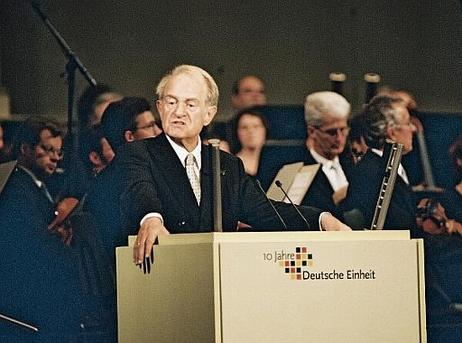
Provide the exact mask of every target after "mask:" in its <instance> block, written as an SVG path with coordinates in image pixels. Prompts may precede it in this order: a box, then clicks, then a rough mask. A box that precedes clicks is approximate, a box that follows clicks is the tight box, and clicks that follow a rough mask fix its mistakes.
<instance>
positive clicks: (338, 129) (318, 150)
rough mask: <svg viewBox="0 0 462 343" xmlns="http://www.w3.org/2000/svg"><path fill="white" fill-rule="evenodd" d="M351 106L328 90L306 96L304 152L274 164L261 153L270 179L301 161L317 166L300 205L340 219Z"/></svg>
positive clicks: (346, 167) (348, 163) (345, 180)
mask: <svg viewBox="0 0 462 343" xmlns="http://www.w3.org/2000/svg"><path fill="white" fill-rule="evenodd" d="M350 112H351V106H350V104H349V103H348V101H347V100H346V99H345V98H344V97H343V96H342V95H340V94H338V93H335V92H330V91H324V92H315V93H312V94H309V95H308V96H307V98H306V101H305V121H306V125H307V130H308V132H307V133H308V137H307V139H306V143H305V145H306V149H304V151H300V153H297V154H296V155H298V156H296V157H293V158H290V159H289V158H286V159H285V160H284V161H281V160H279V161H274V160H273V159H274V158H273V157H272V156H269V154H265V153H263V154H262V156H263V157H262V158H263V159H265V161H262V164H263V163H265V165H266V166H269V167H267V168H268V169H271V171H270V172H268V174H269V175H271V174H272V175H273V177H272V178H274V177H275V176H276V174H277V172H278V171H279V170H280V169H281V168H282V167H283V166H284V165H285V164H289V163H294V162H300V161H302V162H303V163H304V165H313V166H314V165H319V168H318V169H317V171H316V175H315V177H314V179H313V181H312V182H311V184H310V185H309V188H308V190H307V192H306V193H305V195H301V199H298V201H300V204H301V205H305V206H316V207H318V208H320V209H322V210H325V211H329V212H331V213H332V214H333V215H334V216H336V217H337V218H338V219H340V220H343V213H344V212H345V211H346V209H345V207H344V204H343V200H344V198H345V196H346V193H347V189H348V180H349V172H350V169H351V164H352V162H350V159H349V157H348V156H346V154H345V152H344V151H345V145H346V141H347V137H348V133H349V131H350V128H349V126H348V119H349V116H350Z"/></svg>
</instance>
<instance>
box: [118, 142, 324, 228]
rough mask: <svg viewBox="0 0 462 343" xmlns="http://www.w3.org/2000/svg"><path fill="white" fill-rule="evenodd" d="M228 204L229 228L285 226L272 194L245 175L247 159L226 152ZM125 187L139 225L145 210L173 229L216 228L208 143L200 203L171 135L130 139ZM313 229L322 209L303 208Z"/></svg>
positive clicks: (295, 220) (129, 215) (131, 216)
mask: <svg viewBox="0 0 462 343" xmlns="http://www.w3.org/2000/svg"><path fill="white" fill-rule="evenodd" d="M220 158H221V175H222V177H221V179H222V180H221V181H222V197H223V201H222V208H223V212H222V213H223V228H224V231H235V230H236V226H237V222H238V221H242V222H245V223H248V224H250V225H251V226H252V227H253V228H254V229H256V230H281V229H283V226H282V224H281V222H280V221H279V219H278V218H277V216H276V215H275V213H274V211H273V209H272V208H271V206H270V204H269V202H268V199H267V198H266V196H265V195H264V194H263V193H262V192H261V191H259V189H258V188H257V187H256V185H255V183H254V181H253V180H252V179H251V178H250V177H249V176H248V175H246V174H245V172H244V168H243V165H242V162H241V161H240V160H239V159H237V158H236V157H234V156H232V155H230V154H228V153H225V152H221V153H220ZM119 163H120V167H121V170H122V172H123V174H124V180H125V182H126V184H125V187H124V188H125V190H124V192H123V194H122V197H121V210H122V217H123V218H124V220H123V222H124V224H125V225H129V226H130V227H136V228H138V227H139V222H140V220H141V219H142V218H143V216H144V215H146V214H147V213H151V212H158V213H160V214H162V216H163V218H164V222H165V227H166V228H167V229H168V230H169V231H170V232H172V233H187V232H207V231H212V230H213V199H212V166H211V148H210V147H208V146H203V147H202V168H201V176H200V177H201V193H202V195H201V204H200V206H198V204H197V202H196V199H195V197H194V194H193V191H192V188H191V186H190V183H189V180H188V178H187V176H186V172H185V169H184V167H183V165H182V163H181V162H180V160H179V159H178V157H177V155H176V154H175V152H174V150H173V149H172V147H171V145H170V144H169V142H168V141H167V138H166V137H165V135H160V136H158V137H156V138H152V139H147V140H143V141H138V142H134V143H130V144H127V145H126V147H125V150H124V151H122V152H121V158H120V159H119ZM277 207H278V208H279V209H280V211H281V212H282V216H283V218H284V219H285V221H286V222H287V223H288V226H290V227H291V228H292V229H302V230H303V229H306V225H305V224H304V222H303V221H302V220H301V219H300V218H299V217H298V216H297V214H296V212H295V210H294V209H293V208H292V206H290V205H288V204H282V203H278V204H277ZM302 211H303V213H304V215H305V216H306V217H307V219H308V222H309V224H310V227H311V229H314V230H316V229H318V228H319V225H318V218H319V214H320V213H321V211H320V210H318V209H314V208H307V207H305V208H302Z"/></svg>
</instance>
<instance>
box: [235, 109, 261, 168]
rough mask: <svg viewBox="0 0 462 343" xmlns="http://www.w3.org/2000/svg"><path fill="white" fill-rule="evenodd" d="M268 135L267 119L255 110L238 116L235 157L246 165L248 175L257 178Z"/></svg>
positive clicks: (243, 111)
mask: <svg viewBox="0 0 462 343" xmlns="http://www.w3.org/2000/svg"><path fill="white" fill-rule="evenodd" d="M267 133H268V123H267V121H266V118H265V117H264V116H263V115H262V114H261V113H260V112H258V111H255V110H242V111H240V112H239V113H238V114H237V116H236V125H235V134H234V136H235V143H236V149H235V155H236V156H237V157H239V158H240V159H241V160H242V162H243V163H244V169H245V171H246V173H247V174H249V175H252V176H255V175H256V174H257V171H258V165H259V162H260V153H261V150H262V148H263V146H264V145H265V142H266V136H267Z"/></svg>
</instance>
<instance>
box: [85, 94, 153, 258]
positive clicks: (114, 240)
mask: <svg viewBox="0 0 462 343" xmlns="http://www.w3.org/2000/svg"><path fill="white" fill-rule="evenodd" d="M99 129H100V130H101V133H102V136H104V139H105V140H107V142H108V143H109V145H110V147H111V148H112V150H113V152H114V154H115V157H114V159H115V160H117V157H118V156H117V155H118V152H119V151H120V149H121V147H123V146H124V145H126V144H128V143H131V142H134V141H138V140H143V139H146V138H152V137H155V136H157V135H158V134H160V133H161V132H162V130H161V129H160V128H159V127H158V126H157V124H156V121H155V118H154V115H153V113H152V111H151V106H150V104H149V102H148V101H147V100H146V99H145V98H141V97H124V98H122V99H121V100H119V101H114V102H112V103H111V104H109V106H108V107H107V108H106V110H105V111H104V113H103V116H102V118H101V127H100V128H99ZM121 184H122V180H121V179H120V173H119V171H118V169H117V167H116V164H114V163H113V161H111V162H110V163H108V165H107V166H106V168H104V170H102V171H101V172H100V173H98V174H97V175H96V176H95V178H94V180H93V181H92V186H91V187H90V190H89V192H88V194H87V197H86V200H85V205H84V208H85V210H87V211H89V212H91V213H92V214H93V215H94V217H95V218H96V221H97V223H98V224H99V226H100V228H101V238H102V240H103V245H104V246H105V248H106V249H107V252H108V253H109V256H111V257H112V258H113V263H114V265H115V247H116V246H121V245H126V244H127V238H128V235H130V234H136V232H135V231H133V232H132V231H128V228H127V227H124V226H122V225H121V222H120V209H119V197H120V194H121V192H122V189H121Z"/></svg>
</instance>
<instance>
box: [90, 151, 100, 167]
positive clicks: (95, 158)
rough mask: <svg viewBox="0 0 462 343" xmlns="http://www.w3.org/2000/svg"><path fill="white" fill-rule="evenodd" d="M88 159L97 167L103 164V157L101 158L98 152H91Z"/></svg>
mask: <svg viewBox="0 0 462 343" xmlns="http://www.w3.org/2000/svg"><path fill="white" fill-rule="evenodd" d="M88 159H89V160H90V162H91V163H92V164H93V165H94V166H95V167H101V166H102V164H103V162H102V161H101V157H99V155H98V153H97V152H96V151H91V152H90V153H89V154H88Z"/></svg>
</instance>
